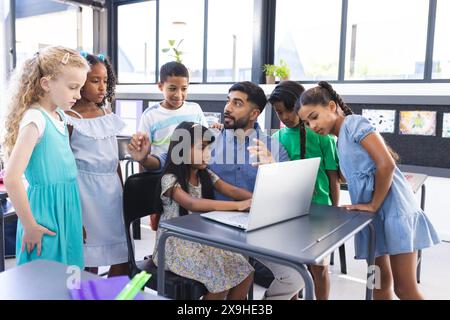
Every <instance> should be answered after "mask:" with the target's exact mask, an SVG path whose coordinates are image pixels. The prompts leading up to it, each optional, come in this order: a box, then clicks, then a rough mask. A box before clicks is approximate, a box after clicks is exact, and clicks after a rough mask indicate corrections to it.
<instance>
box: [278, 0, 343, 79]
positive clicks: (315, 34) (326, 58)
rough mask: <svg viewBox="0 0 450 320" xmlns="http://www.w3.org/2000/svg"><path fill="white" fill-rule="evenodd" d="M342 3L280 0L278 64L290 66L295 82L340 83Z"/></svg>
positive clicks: (323, 0) (324, 0)
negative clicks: (331, 81) (322, 80)
mask: <svg viewBox="0 0 450 320" xmlns="http://www.w3.org/2000/svg"><path fill="white" fill-rule="evenodd" d="M341 10H342V3H341V1H336V0H316V1H309V0H301V1H290V0H277V8H276V20H275V64H279V62H280V59H282V60H284V61H286V62H287V64H288V65H289V67H290V69H291V77H290V78H291V79H293V80H318V79H328V80H336V79H337V77H338V66H339V39H340V29H341V14H340V13H341Z"/></svg>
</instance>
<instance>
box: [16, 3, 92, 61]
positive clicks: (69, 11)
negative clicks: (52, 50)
mask: <svg viewBox="0 0 450 320" xmlns="http://www.w3.org/2000/svg"><path fill="white" fill-rule="evenodd" d="M29 2H30V1H23V0H16V2H15V5H16V20H15V23H16V59H17V63H16V64H17V66H20V65H21V63H22V62H23V61H24V60H25V59H27V58H29V57H30V56H32V55H33V54H34V53H36V52H37V51H39V50H40V49H42V48H45V47H47V46H50V45H62V46H65V47H69V48H73V49H78V50H81V49H82V50H86V51H92V45H93V40H92V34H93V19H92V9H91V8H89V7H87V6H75V5H67V4H62V3H56V2H55V1H51V0H36V1H33V2H32V3H29ZM30 30H32V32H30Z"/></svg>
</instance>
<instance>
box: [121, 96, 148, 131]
mask: <svg viewBox="0 0 450 320" xmlns="http://www.w3.org/2000/svg"><path fill="white" fill-rule="evenodd" d="M142 111H143V101H142V100H116V102H115V113H116V114H117V115H118V116H119V117H121V118H122V120H123V121H124V122H125V127H124V128H123V129H122V131H121V132H120V135H124V136H132V135H133V134H135V133H136V132H137V131H138V128H139V121H140V119H141V115H142Z"/></svg>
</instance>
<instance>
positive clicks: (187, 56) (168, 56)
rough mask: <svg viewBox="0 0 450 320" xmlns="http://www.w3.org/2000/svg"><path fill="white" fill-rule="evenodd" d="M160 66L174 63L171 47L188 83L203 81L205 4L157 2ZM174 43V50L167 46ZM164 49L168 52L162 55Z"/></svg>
mask: <svg viewBox="0 0 450 320" xmlns="http://www.w3.org/2000/svg"><path fill="white" fill-rule="evenodd" d="M159 5H160V9H159V14H160V18H159V48H160V49H159V61H160V65H163V64H164V63H166V62H169V61H174V60H176V54H175V53H174V50H173V49H172V47H175V49H177V50H178V51H181V55H180V56H179V58H180V59H181V61H182V63H183V64H184V65H185V66H186V67H187V68H188V69H189V72H190V81H191V82H202V79H203V34H204V32H203V29H204V24H203V20H204V7H205V3H204V0H189V1H186V0H164V1H160V2H159ZM169 40H173V42H174V44H173V46H172V45H171V43H169ZM164 49H169V50H168V51H167V52H164V51H163V50H164Z"/></svg>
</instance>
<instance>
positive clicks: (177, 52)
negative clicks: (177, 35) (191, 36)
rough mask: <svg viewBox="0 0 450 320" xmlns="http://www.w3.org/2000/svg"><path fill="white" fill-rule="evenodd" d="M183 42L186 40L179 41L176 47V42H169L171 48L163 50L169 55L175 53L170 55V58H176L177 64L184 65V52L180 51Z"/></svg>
mask: <svg viewBox="0 0 450 320" xmlns="http://www.w3.org/2000/svg"><path fill="white" fill-rule="evenodd" d="M183 40H184V39H181V40H180V41H178V43H177V44H176V45H175V43H176V40H169V47H168V48H164V49H161V50H162V52H164V53H168V52H169V51H172V52H173V53H172V54H170V56H171V57H173V58H175V61H176V62H179V63H182V62H183V59H182V55H183V51H181V50H180V45H181V43H182V42H183Z"/></svg>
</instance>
